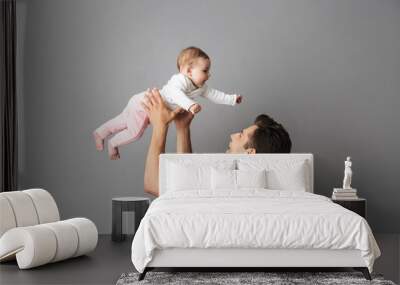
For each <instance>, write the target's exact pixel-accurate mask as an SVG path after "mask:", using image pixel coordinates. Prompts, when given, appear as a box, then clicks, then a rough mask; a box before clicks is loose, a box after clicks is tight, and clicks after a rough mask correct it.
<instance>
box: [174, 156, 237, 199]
mask: <svg viewBox="0 0 400 285" xmlns="http://www.w3.org/2000/svg"><path fill="white" fill-rule="evenodd" d="M235 164H236V162H235V161H232V160H230V161H225V160H222V161H211V162H208V163H205V162H199V161H193V160H179V159H177V160H174V161H168V163H167V164H166V170H167V177H166V184H167V185H166V188H167V191H184V190H193V189H200V190H204V189H206V190H210V189H211V167H213V168H216V169H227V170H228V169H234V168H235Z"/></svg>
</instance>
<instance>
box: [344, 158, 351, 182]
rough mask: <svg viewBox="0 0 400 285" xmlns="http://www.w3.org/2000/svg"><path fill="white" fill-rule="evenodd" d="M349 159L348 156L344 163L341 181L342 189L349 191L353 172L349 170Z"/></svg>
mask: <svg viewBox="0 0 400 285" xmlns="http://www.w3.org/2000/svg"><path fill="white" fill-rule="evenodd" d="M350 159H351V157H350V156H348V157H347V159H346V161H345V162H344V179H343V189H351V177H352V176H353V171H352V170H351V164H352V163H351V160H350Z"/></svg>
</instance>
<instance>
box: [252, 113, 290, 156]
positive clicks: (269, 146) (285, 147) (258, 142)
mask: <svg viewBox="0 0 400 285" xmlns="http://www.w3.org/2000/svg"><path fill="white" fill-rule="evenodd" d="M254 124H255V125H256V126H257V127H258V128H257V129H256V130H255V131H254V133H253V135H252V136H251V138H250V141H249V144H248V147H253V148H254V149H255V150H256V153H289V152H290V150H291V148H292V141H291V140H290V136H289V133H288V132H287V131H286V130H285V128H284V127H283V126H282V125H281V124H279V123H277V122H276V121H275V120H274V119H272V118H271V117H270V116H268V115H265V114H262V115H259V116H257V118H256V119H255V121H254Z"/></svg>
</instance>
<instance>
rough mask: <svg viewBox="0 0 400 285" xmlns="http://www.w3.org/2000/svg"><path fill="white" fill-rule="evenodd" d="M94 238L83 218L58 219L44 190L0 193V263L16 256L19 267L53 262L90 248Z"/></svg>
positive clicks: (92, 226)
mask: <svg viewBox="0 0 400 285" xmlns="http://www.w3.org/2000/svg"><path fill="white" fill-rule="evenodd" d="M97 238H98V233H97V228H96V225H95V224H94V223H93V222H92V221H90V220H88V219H86V218H74V219H69V220H65V221H60V215H59V212H58V208H57V205H56V203H55V201H54V199H53V197H52V196H51V195H50V193H49V192H47V191H46V190H43V189H29V190H24V191H12V192H2V193H0V262H2V261H8V260H11V259H15V258H16V259H17V263H18V266H19V268H20V269H28V268H32V267H36V266H40V265H43V264H46V263H50V262H57V261H60V260H64V259H67V258H71V257H76V256H80V255H83V254H86V253H88V252H90V251H92V250H94V249H95V248H96V245H97Z"/></svg>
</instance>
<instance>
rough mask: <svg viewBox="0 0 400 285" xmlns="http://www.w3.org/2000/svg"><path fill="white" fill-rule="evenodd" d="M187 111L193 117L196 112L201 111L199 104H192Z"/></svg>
mask: <svg viewBox="0 0 400 285" xmlns="http://www.w3.org/2000/svg"><path fill="white" fill-rule="evenodd" d="M189 111H190V112H191V113H192V114H193V115H194V114H197V113H198V112H200V111H201V106H200V104H193V105H192V106H190V108H189Z"/></svg>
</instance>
